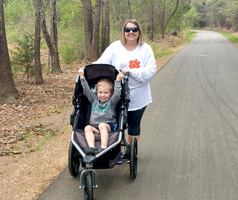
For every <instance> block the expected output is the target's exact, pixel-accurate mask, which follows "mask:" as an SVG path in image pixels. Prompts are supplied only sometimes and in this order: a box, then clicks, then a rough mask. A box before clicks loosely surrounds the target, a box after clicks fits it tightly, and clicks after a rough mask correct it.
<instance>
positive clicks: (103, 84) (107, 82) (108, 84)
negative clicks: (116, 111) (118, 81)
mask: <svg viewBox="0 0 238 200" xmlns="http://www.w3.org/2000/svg"><path fill="white" fill-rule="evenodd" d="M113 86H114V84H113V82H112V81H110V80H109V79H106V78H105V79H101V80H99V81H98V83H97V90H98V87H108V88H110V90H111V92H113Z"/></svg>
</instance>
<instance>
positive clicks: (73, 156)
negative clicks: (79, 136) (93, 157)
mask: <svg viewBox="0 0 238 200" xmlns="http://www.w3.org/2000/svg"><path fill="white" fill-rule="evenodd" d="M68 166H69V172H70V174H71V175H72V176H74V177H76V176H77V175H78V172H79V166H80V160H79V153H78V150H77V149H76V148H75V146H74V145H73V143H72V142H70V145H69V154H68Z"/></svg>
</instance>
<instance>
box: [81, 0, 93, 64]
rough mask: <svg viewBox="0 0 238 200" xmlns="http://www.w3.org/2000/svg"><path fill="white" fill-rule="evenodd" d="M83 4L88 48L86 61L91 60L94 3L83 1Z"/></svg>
mask: <svg viewBox="0 0 238 200" xmlns="http://www.w3.org/2000/svg"><path fill="white" fill-rule="evenodd" d="M82 3H83V15H84V34H85V46H86V59H88V60H90V59H91V49H92V30H93V20H92V3H91V0H82Z"/></svg>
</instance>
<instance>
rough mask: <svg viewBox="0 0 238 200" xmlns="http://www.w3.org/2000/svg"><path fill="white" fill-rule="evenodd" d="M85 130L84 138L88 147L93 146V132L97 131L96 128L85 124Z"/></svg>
mask: <svg viewBox="0 0 238 200" xmlns="http://www.w3.org/2000/svg"><path fill="white" fill-rule="evenodd" d="M84 132H85V138H86V141H87V143H88V146H89V147H95V136H94V134H93V133H97V132H98V130H97V129H96V128H94V127H93V126H90V125H88V126H86V127H85V129H84Z"/></svg>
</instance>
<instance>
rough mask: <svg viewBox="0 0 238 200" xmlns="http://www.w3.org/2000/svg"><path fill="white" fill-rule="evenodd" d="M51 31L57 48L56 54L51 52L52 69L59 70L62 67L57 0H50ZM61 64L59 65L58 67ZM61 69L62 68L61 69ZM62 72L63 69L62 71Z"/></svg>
mask: <svg viewBox="0 0 238 200" xmlns="http://www.w3.org/2000/svg"><path fill="white" fill-rule="evenodd" d="M50 33H51V40H52V43H53V45H54V47H55V49H56V52H55V54H51V55H50V57H51V69H52V71H53V72H54V71H58V68H59V69H60V62H59V53H58V32H57V17H56V0H50ZM57 65H59V67H57ZM60 71H61V69H60ZM61 72H62V71H61Z"/></svg>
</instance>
